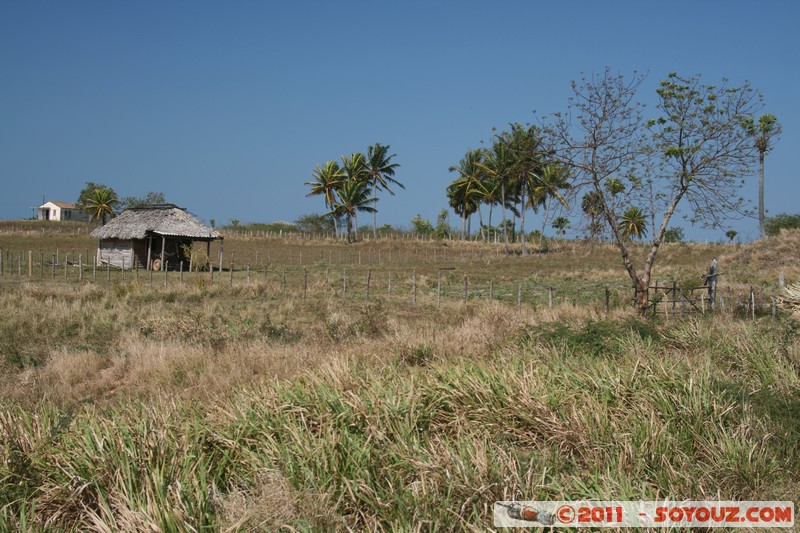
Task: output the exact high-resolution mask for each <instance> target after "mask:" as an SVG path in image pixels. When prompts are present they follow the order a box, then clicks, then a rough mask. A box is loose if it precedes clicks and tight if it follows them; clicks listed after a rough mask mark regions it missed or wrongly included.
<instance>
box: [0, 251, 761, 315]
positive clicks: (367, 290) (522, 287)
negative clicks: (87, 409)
mask: <svg viewBox="0 0 800 533" xmlns="http://www.w3.org/2000/svg"><path fill="white" fill-rule="evenodd" d="M87 258H88V259H87ZM262 259H267V257H264V256H262ZM368 259H372V257H371V256H370V257H369V258H368ZM229 260H230V262H229V263H228V264H227V266H226V267H225V268H223V267H222V266H220V265H219V264H217V265H213V264H212V265H210V268H207V269H206V270H201V271H197V270H194V271H189V264H188V263H185V262H181V263H180V264H177V265H174V264H173V265H170V264H169V263H166V264H164V265H163V270H161V271H153V270H145V269H143V268H139V267H138V266H136V267H134V268H129V267H126V265H123V267H122V268H119V267H113V266H111V265H110V264H107V263H106V264H103V263H99V262H98V261H97V256H96V253H94V252H90V251H89V250H85V251H84V252H83V253H78V254H76V253H75V251H67V252H62V251H60V250H55V251H53V252H52V253H50V254H46V253H45V252H43V251H39V252H38V253H35V252H33V251H27V252H19V251H11V250H0V283H9V284H11V283H22V282H25V283H61V284H63V283H68V284H76V283H77V284H80V283H84V284H99V285H102V284H106V285H107V284H130V285H135V286H140V287H147V288H151V289H158V288H162V289H163V288H168V289H172V290H175V289H179V288H186V289H191V288H205V287H212V286H217V287H232V288H233V287H251V288H254V289H255V290H258V291H259V293H260V294H262V295H263V296H264V297H269V298H294V299H302V300H311V299H329V298H334V299H335V298H340V299H347V300H351V301H353V300H355V301H370V300H375V299H383V300H386V301H404V302H407V303H410V304H412V305H418V304H419V305H436V306H441V305H442V303H443V302H450V303H452V302H459V301H460V302H462V303H464V304H466V303H470V302H480V301H484V302H504V303H506V304H509V305H516V306H517V307H521V306H523V305H524V306H528V307H533V308H553V307H556V306H562V305H572V306H576V307H579V306H593V307H594V308H595V309H597V310H598V311H601V312H605V313H606V314H607V313H609V312H610V311H611V310H613V309H618V308H632V307H633V304H634V302H633V300H634V298H633V294H634V293H633V289H632V288H631V287H630V286H629V285H628V284H625V283H609V282H606V281H596V282H588V281H585V280H560V281H557V282H556V281H553V280H547V281H542V280H537V279H531V278H526V279H518V280H515V279H509V278H508V277H506V276H503V275H501V274H502V273H501V272H498V273H497V274H498V276H497V277H494V276H493V275H492V274H491V273H489V274H487V273H486V271H481V272H476V273H473V272H471V269H472V268H473V267H475V265H474V264H471V263H466V264H465V265H464V266H463V267H461V268H457V267H453V266H445V267H442V266H440V265H439V264H436V263H432V264H422V265H420V268H413V269H410V268H407V267H406V266H405V265H404V264H403V263H402V262H400V263H385V262H383V261H380V262H378V263H377V264H373V263H370V262H368V261H363V262H361V263H360V264H359V263H358V262H357V261H354V262H353V263H344V264H337V263H334V262H331V260H332V256H329V259H328V261H325V259H324V258H323V260H322V261H315V262H314V263H311V264H306V265H304V264H302V263H301V264H273V263H269V262H260V263H256V264H253V265H251V264H249V263H247V264H236V263H235V257H230V258H229ZM706 290H707V287H705V286H703V287H692V288H681V287H678V286H677V285H676V284H675V283H673V284H671V285H661V286H659V285H658V284H657V285H655V286H653V287H651V289H650V294H651V308H650V311H649V314H651V315H654V316H655V315H663V316H667V317H669V316H671V315H673V316H674V315H690V314H695V313H702V314H705V313H710V312H714V311H718V312H731V313H735V314H738V315H742V316H749V317H751V318H755V317H756V316H762V315H766V314H769V313H772V315H773V317H774V316H775V315H776V312H777V311H776V298H775V297H776V292H775V291H774V290H772V291H770V290H769V289H766V288H754V287H749V288H748V287H745V286H734V285H730V286H720V287H718V288H717V291H716V298H715V299H714V300H713V301H712V300H711V299H709V298H708V297H707V296H706V292H707V291H706Z"/></svg>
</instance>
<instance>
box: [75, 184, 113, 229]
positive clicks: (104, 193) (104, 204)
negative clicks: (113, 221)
mask: <svg viewBox="0 0 800 533" xmlns="http://www.w3.org/2000/svg"><path fill="white" fill-rule="evenodd" d="M118 203H119V198H117V193H115V192H114V191H113V190H112V189H108V188H103V187H101V188H95V189H92V191H91V193H90V194H89V196H88V198H85V199H84V201H83V207H82V209H83V211H85V212H86V213H89V215H91V218H92V220H99V221H101V222H102V225H103V226H105V225H106V217H107V216H111V217H113V216H114V208H115V207H116V205H117V204H118Z"/></svg>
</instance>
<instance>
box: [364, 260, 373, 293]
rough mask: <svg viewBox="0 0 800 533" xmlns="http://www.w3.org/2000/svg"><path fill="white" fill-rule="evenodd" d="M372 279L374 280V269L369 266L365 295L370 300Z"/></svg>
mask: <svg viewBox="0 0 800 533" xmlns="http://www.w3.org/2000/svg"><path fill="white" fill-rule="evenodd" d="M371 280H372V269H371V268H368V269H367V288H366V291H365V295H364V298H365V299H366V300H369V283H370V281H371Z"/></svg>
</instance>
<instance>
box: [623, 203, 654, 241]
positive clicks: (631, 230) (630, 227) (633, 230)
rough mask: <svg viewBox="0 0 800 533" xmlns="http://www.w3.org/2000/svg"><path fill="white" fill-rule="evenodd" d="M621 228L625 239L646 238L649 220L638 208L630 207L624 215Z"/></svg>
mask: <svg viewBox="0 0 800 533" xmlns="http://www.w3.org/2000/svg"><path fill="white" fill-rule="evenodd" d="M619 227H620V230H622V234H623V235H624V236H625V237H636V238H637V239H642V238H644V237H645V236H646V235H647V220H646V217H645V215H644V212H643V211H642V210H641V209H639V208H638V207H636V206H631V207H629V208H628V209H627V210H625V212H624V213H623V214H622V219H621V220H620V222H619Z"/></svg>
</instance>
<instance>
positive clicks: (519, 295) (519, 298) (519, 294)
mask: <svg viewBox="0 0 800 533" xmlns="http://www.w3.org/2000/svg"><path fill="white" fill-rule="evenodd" d="M521 307H522V283H518V284H517V309H520V308H521Z"/></svg>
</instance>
